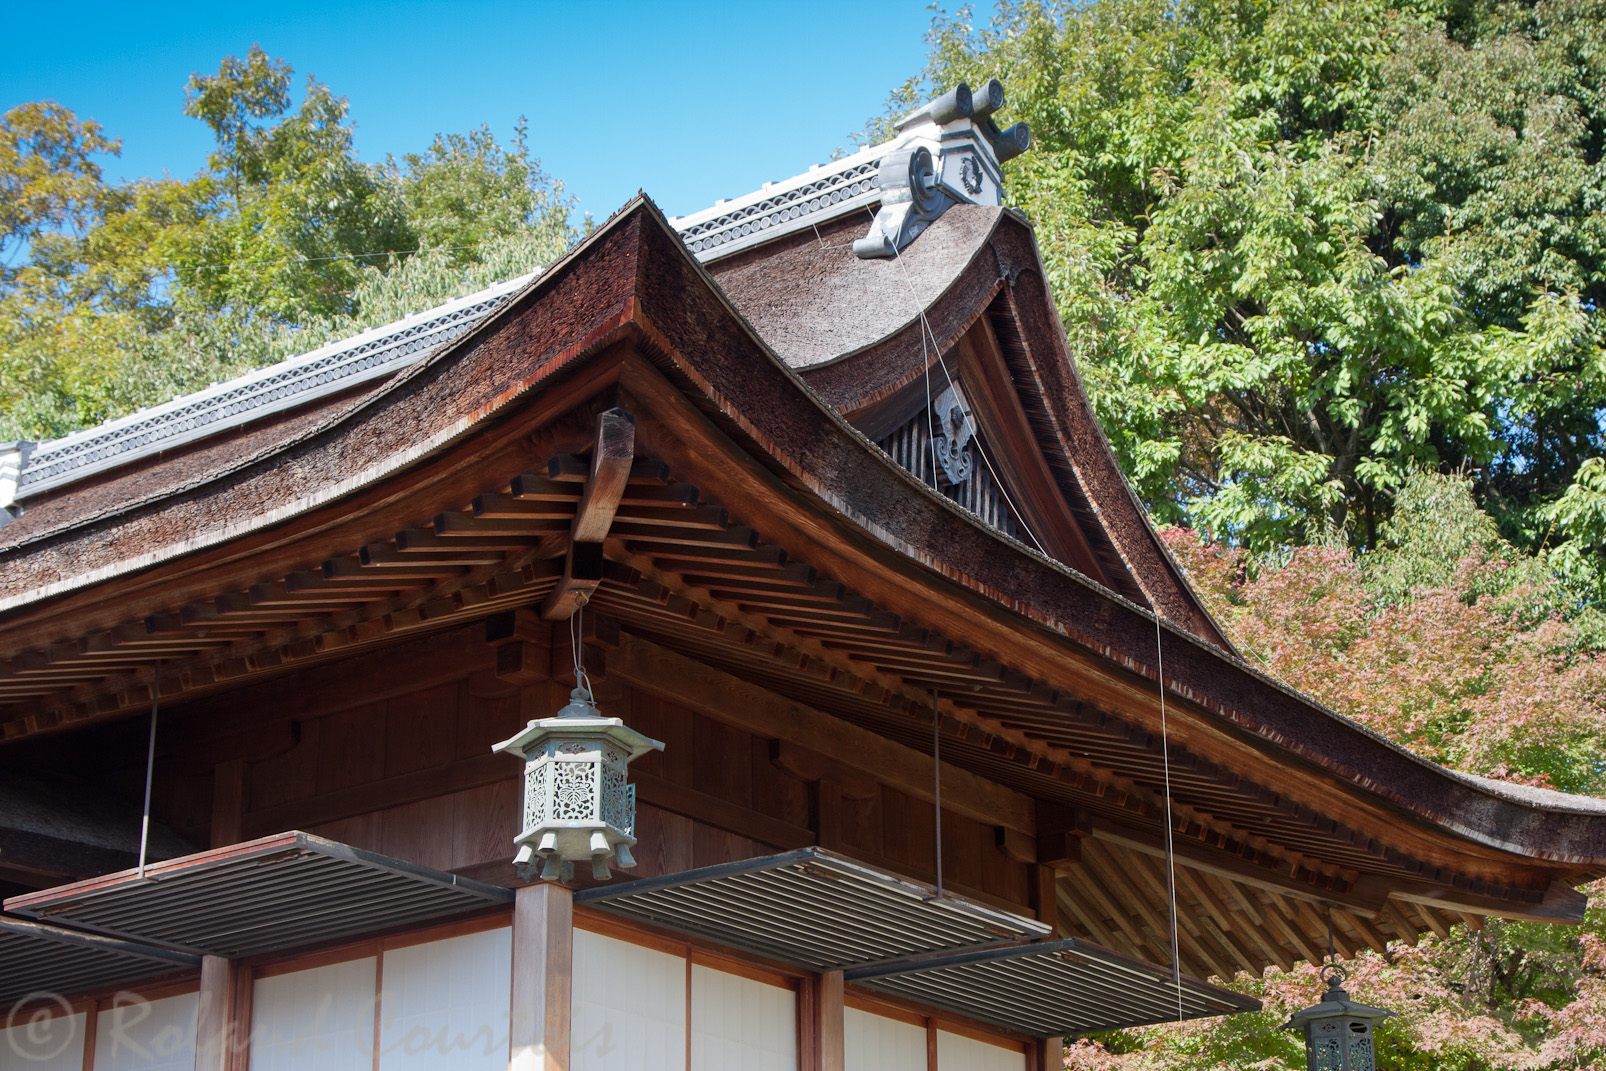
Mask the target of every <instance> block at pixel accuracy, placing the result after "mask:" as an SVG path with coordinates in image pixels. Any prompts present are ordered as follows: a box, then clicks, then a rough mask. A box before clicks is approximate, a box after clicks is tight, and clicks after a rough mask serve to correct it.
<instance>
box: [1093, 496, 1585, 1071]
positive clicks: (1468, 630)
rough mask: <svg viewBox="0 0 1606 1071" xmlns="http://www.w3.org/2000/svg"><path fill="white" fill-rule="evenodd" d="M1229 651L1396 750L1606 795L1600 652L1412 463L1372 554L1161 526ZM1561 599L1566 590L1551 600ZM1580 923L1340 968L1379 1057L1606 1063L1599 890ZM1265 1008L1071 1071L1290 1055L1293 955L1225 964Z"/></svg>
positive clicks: (1507, 1068)
mask: <svg viewBox="0 0 1606 1071" xmlns="http://www.w3.org/2000/svg"><path fill="white" fill-rule="evenodd" d="M1164 536H1165V538H1166V541H1167V542H1168V544H1169V545H1170V547H1171V549H1172V551H1173V553H1174V554H1176V556H1177V558H1178V559H1179V561H1181V562H1182V563H1183V565H1184V567H1185V568H1186V570H1187V571H1188V574H1189V577H1190V579H1191V580H1192V581H1193V582H1194V584H1195V585H1196V586H1197V588H1198V590H1199V591H1200V592H1201V594H1203V595H1204V597H1205V598H1206V600H1207V602H1208V603H1209V604H1210V606H1211V608H1212V610H1213V611H1214V612H1215V614H1216V615H1217V619H1218V620H1219V621H1220V622H1221V623H1222V624H1223V626H1224V627H1225V628H1226V629H1227V631H1228V632H1229V634H1230V635H1231V636H1232V639H1233V641H1234V642H1235V643H1236V644H1237V645H1238V647H1239V649H1240V650H1241V651H1243V652H1244V654H1245V656H1246V657H1248V658H1250V659H1251V660H1252V661H1254V662H1256V663H1257V664H1259V665H1260V666H1261V667H1262V668H1263V669H1265V670H1266V671H1267V672H1269V673H1272V674H1274V675H1276V676H1277V677H1279V678H1280V679H1282V680H1285V681H1287V682H1288V683H1290V684H1292V685H1294V686H1295V687H1297V688H1300V689H1301V690H1303V691H1305V692H1306V693H1308V694H1310V695H1312V696H1314V697H1316V698H1317V699H1319V700H1321V701H1323V702H1325V703H1327V704H1328V705H1330V706H1331V707H1333V708H1334V709H1336V710H1338V711H1339V712H1340V713H1342V714H1345V715H1348V716H1349V717H1351V718H1354V719H1355V720H1356V721H1358V722H1360V723H1361V724H1362V725H1364V726H1366V727H1367V728H1369V729H1372V730H1374V731H1376V732H1379V733H1382V734H1384V735H1386V736H1388V737H1390V738H1391V739H1393V740H1396V741H1398V742H1400V743H1402V744H1405V745H1407V746H1408V747H1410V748H1411V749H1412V750H1414V751H1416V752H1418V753H1419V754H1423V755H1425V756H1427V757H1430V758H1432V759H1435V760H1437V761H1439V762H1442V763H1445V764H1447V765H1449V766H1452V767H1454V768H1457V769H1460V770H1464V771H1466V772H1468V773H1473V774H1480V775H1484V776H1492V777H1498V778H1502V779H1507V780H1515V781H1520V782H1523V783H1527V784H1534V785H1539V786H1542V787H1553V788H1562V789H1566V790H1569V791H1573V792H1588V793H1595V794H1600V793H1602V792H1606V732H1603V730H1606V655H1603V654H1600V653H1597V652H1596V651H1594V650H1592V649H1591V644H1590V643H1589V642H1587V638H1586V637H1585V635H1584V632H1583V630H1584V628H1585V627H1586V625H1585V624H1581V623H1579V622H1576V621H1574V622H1570V621H1568V620H1566V619H1564V618H1563V617H1562V616H1561V614H1560V613H1558V612H1557V611H1556V609H1555V607H1556V606H1557V605H1558V593H1557V592H1556V591H1555V590H1554V589H1555V586H1556V585H1557V581H1556V580H1555V579H1554V578H1553V576H1552V574H1551V573H1550V572H1549V571H1548V570H1547V569H1546V568H1545V567H1544V566H1545V563H1544V562H1543V561H1540V560H1536V559H1534V558H1533V557H1531V556H1529V555H1527V554H1525V553H1523V552H1522V551H1521V550H1520V549H1519V548H1517V547H1514V546H1513V545H1512V544H1511V543H1509V542H1508V541H1507V540H1506V539H1504V538H1503V537H1502V536H1501V535H1500V534H1499V532H1498V531H1497V529H1496V527H1495V525H1494V523H1493V522H1492V520H1491V519H1490V518H1489V517H1488V516H1487V515H1486V514H1485V513H1484V512H1482V511H1481V510H1480V509H1479V508H1478V506H1477V505H1476V503H1475V502H1474V500H1473V497H1472V493H1471V488H1470V486H1469V484H1468V483H1467V481H1464V480H1462V479H1460V478H1457V477H1447V476H1440V475H1436V474H1432V473H1426V472H1421V471H1416V472H1412V473H1409V474H1407V477H1406V479H1405V480H1404V482H1403V483H1402V484H1401V486H1400V487H1399V489H1398V490H1397V491H1396V505H1395V510H1394V513H1393V514H1392V516H1391V518H1390V519H1389V521H1388V522H1387V523H1386V524H1385V525H1384V526H1383V528H1382V530H1381V532H1380V535H1379V540H1378V543H1377V545H1376V546H1375V547H1372V548H1368V549H1366V550H1362V551H1359V552H1357V551H1355V550H1352V549H1350V548H1349V547H1348V546H1345V545H1344V544H1342V543H1340V542H1330V543H1327V544H1318V545H1314V546H1306V547H1300V548H1296V549H1292V550H1289V549H1282V550H1278V551H1276V552H1272V553H1268V554H1254V553H1251V552H1249V551H1247V550H1245V549H1244V548H1242V547H1239V546H1229V545H1223V544H1221V543H1213V542H1209V541H1206V540H1204V539H1202V538H1200V537H1199V536H1198V535H1197V534H1196V533H1194V532H1190V531H1188V530H1185V529H1180V528H1171V529H1167V530H1166V531H1165V532H1164ZM1560 601H1563V602H1564V601H1565V599H1564V597H1561V599H1560ZM1594 892H1595V894H1596V895H1595V898H1594V899H1592V901H1591V905H1590V909H1589V912H1588V918H1587V921H1586V923H1585V925H1584V927H1583V928H1582V930H1581V931H1579V930H1574V929H1571V928H1569V927H1554V926H1545V925H1541V924H1534V923H1519V922H1506V921H1502V920H1498V919H1489V920H1486V922H1485V925H1484V926H1483V928H1482V929H1481V930H1478V931H1472V930H1468V929H1466V928H1464V927H1457V928H1455V929H1454V930H1453V931H1452V932H1451V935H1450V937H1449V938H1448V939H1440V938H1437V937H1434V936H1432V935H1427V936H1425V937H1423V938H1421V939H1420V940H1419V941H1418V942H1417V943H1415V944H1414V945H1406V944H1402V943H1398V942H1397V943H1395V944H1394V945H1392V946H1391V947H1390V949H1389V951H1388V953H1387V954H1386V955H1375V954H1371V953H1367V954H1363V955H1362V956H1360V957H1358V958H1357V959H1356V960H1354V961H1352V962H1351V963H1350V964H1349V965H1348V966H1349V967H1350V968H1351V971H1352V978H1351V982H1350V984H1349V985H1348V988H1349V990H1350V991H1351V993H1352V994H1354V995H1355V996H1356V998H1357V999H1359V1000H1362V1001H1364V1002H1367V1003H1371V1004H1376V1005H1379V1006H1382V1007H1385V1008H1389V1009H1391V1010H1393V1011H1395V1012H1397V1013H1399V1016H1398V1018H1397V1019H1393V1020H1389V1022H1388V1023H1387V1025H1386V1026H1385V1027H1384V1029H1383V1031H1382V1033H1381V1035H1380V1040H1379V1045H1380V1051H1379V1066H1380V1067H1397V1068H1406V1069H1411V1068H1422V1069H1428V1068H1440V1069H1465V1071H1495V1069H1500V1071H1519V1069H1525V1071H1539V1069H1551V1068H1554V1069H1558V1071H1559V1069H1560V1068H1567V1067H1584V1066H1594V1065H1595V1063H1596V1062H1598V1061H1601V1060H1603V1059H1606V1026H1603V1024H1606V1016H1603V1015H1602V1012H1606V895H1603V894H1606V887H1603V888H1597V889H1595V890H1594ZM1235 984H1236V985H1237V986H1238V987H1239V988H1242V989H1245V990H1246V991H1248V992H1250V993H1252V994H1253V995H1254V996H1257V997H1259V998H1260V999H1261V1000H1262V1001H1263V1002H1264V1003H1265V1004H1266V1010H1265V1011H1264V1012H1261V1013H1258V1014H1254V1015H1246V1016H1235V1017H1232V1018H1230V1019H1225V1020H1218V1021H1202V1022H1199V1023H1195V1024H1190V1025H1188V1026H1186V1027H1183V1028H1175V1027H1162V1028H1154V1029H1151V1030H1144V1031H1132V1032H1126V1033H1122V1034H1117V1035H1114V1036H1111V1037H1108V1038H1104V1039H1101V1041H1100V1042H1098V1043H1094V1042H1091V1041H1088V1042H1083V1043H1080V1044H1078V1045H1076V1046H1073V1047H1072V1048H1071V1049H1070V1054H1069V1056H1068V1060H1067V1066H1068V1067H1074V1068H1079V1069H1086V1071H1093V1069H1102V1071H1117V1069H1129V1071H1136V1069H1140V1068H1141V1069H1145V1071H1162V1069H1173V1068H1175V1069H1181V1068H1200V1067H1255V1068H1264V1069H1267V1071H1271V1069H1285V1068H1286V1069H1289V1071H1294V1069H1297V1068H1301V1067H1303V1055H1302V1051H1301V1049H1300V1046H1298V1045H1297V1044H1296V1043H1295V1039H1293V1038H1292V1037H1290V1036H1288V1035H1283V1034H1279V1032H1278V1031H1277V1027H1278V1025H1279V1024H1280V1023H1282V1022H1284V1021H1286V1019H1287V1016H1288V1014H1289V1013H1290V1012H1292V1011H1295V1010H1297V1009H1298V1008H1300V1007H1305V1006H1308V1005H1309V1004H1311V1003H1313V1002H1314V1001H1315V1000H1316V998H1317V994H1318V992H1319V990H1320V989H1321V985H1320V983H1319V982H1318V980H1317V978H1316V973H1315V969H1314V968H1313V967H1311V966H1309V965H1305V966H1301V967H1299V968H1297V969H1296V970H1293V971H1280V970H1277V969H1275V968H1273V969H1271V970H1269V971H1268V972H1267V973H1266V975H1265V976H1264V977H1263V978H1259V979H1255V978H1250V977H1248V976H1247V975H1241V976H1240V977H1239V978H1238V979H1237V980H1236V983H1235Z"/></svg>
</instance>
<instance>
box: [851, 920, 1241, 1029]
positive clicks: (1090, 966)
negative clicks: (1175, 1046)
mask: <svg viewBox="0 0 1606 1071" xmlns="http://www.w3.org/2000/svg"><path fill="white" fill-rule="evenodd" d="M846 978H847V980H848V981H850V982H857V983H858V984H860V985H864V986H868V987H870V988H872V989H879V990H882V991H884V992H887V993H891V994H893V995H895V996H899V997H903V998H904V999H906V1000H912V1001H916V1002H917V1003H920V1004H927V1005H930V1006H932V1007H937V1008H945V1009H947V1010H949V1011H952V1012H957V1013H958V1014H961V1015H964V1016H967V1017H969V1018H971V1019H976V1020H979V1021H981V1022H984V1023H990V1024H992V1025H995V1026H1001V1027H1004V1028H1006V1029H1009V1030H1014V1031H1017V1032H1019V1033H1022V1034H1029V1035H1032V1036H1033V1037H1063V1036H1065V1035H1067V1034H1087V1033H1092V1032H1093V1031H1097V1030H1113V1029H1115V1028H1117V1027H1127V1026H1144V1025H1146V1024H1149V1023H1168V1022H1175V1021H1176V1020H1177V1018H1178V1015H1177V1007H1178V995H1177V983H1176V981H1175V980H1174V979H1173V978H1172V975H1171V972H1169V971H1167V970H1164V969H1163V968H1160V967H1155V966H1153V965H1151V964H1148V963H1142V962H1140V961H1138V960H1134V959H1128V958H1127V957H1125V956H1122V955H1118V954H1117V953H1115V952H1111V951H1110V950H1108V949H1106V948H1100V947H1099V946H1097V945H1090V944H1088V943H1087V942H1085V941H1077V940H1073V939H1067V940H1063V941H1045V942H1041V943H1038V944H1028V945H1016V946H1014V947H1012V948H995V949H988V950H983V951H976V952H968V953H961V954H958V955H948V956H932V957H927V958H925V959H922V960H918V961H914V962H907V963H901V964H885V965H882V966H878V967H867V968H864V969H862V970H856V971H848V972H847V974H846ZM1181 990H1182V993H1181V1008H1182V1015H1181V1017H1182V1018H1184V1019H1198V1018H1202V1017H1205V1016H1210V1015H1226V1014H1229V1013H1232V1012H1242V1011H1259V1010H1260V1002H1259V1001H1258V1000H1254V999H1252V998H1250V997H1246V996H1244V995H1243V994H1241V993H1234V992H1232V991H1231V990H1228V989H1221V988H1218V987H1216V986H1213V985H1210V984H1208V983H1206V982H1201V981H1198V980H1197V979H1194V978H1190V977H1187V976H1186V975H1184V976H1183V978H1182V985H1181Z"/></svg>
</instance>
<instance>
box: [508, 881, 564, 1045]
mask: <svg viewBox="0 0 1606 1071" xmlns="http://www.w3.org/2000/svg"><path fill="white" fill-rule="evenodd" d="M573 965H574V893H573V892H571V891H570V890H569V889H567V888H565V887H564V886H562V885H557V884H553V883H543V884H540V885H526V886H524V887H523V888H521V889H520V890H519V891H518V899H517V900H516V901H515V902H514V905H513V1008H512V1022H511V1041H512V1050H511V1052H510V1054H509V1062H508V1067H509V1068H510V1069H511V1071H568V1068H569V1011H570V999H571V998H570V991H571V985H570V982H571V979H572V976H573Z"/></svg>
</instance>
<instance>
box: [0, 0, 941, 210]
mask: <svg viewBox="0 0 1606 1071" xmlns="http://www.w3.org/2000/svg"><path fill="white" fill-rule="evenodd" d="M7 7H8V8H9V10H8V11H7V12H6V24H7V29H8V36H9V37H10V38H11V41H10V47H8V48H7V50H6V52H7V54H6V57H5V60H4V62H3V63H0V107H3V108H10V107H12V106H14V105H16V104H20V103H22V102H23V101H27V100H37V99H42V98H51V99H54V100H57V101H59V102H61V103H62V104H64V105H66V106H67V107H69V108H71V109H73V110H74V111H75V112H77V113H78V115H79V116H80V117H90V118H94V119H96V120H98V121H100V122H101V123H102V124H103V125H104V126H105V127H106V129H107V131H108V132H109V133H110V134H112V135H114V136H117V137H121V138H122V139H123V156H122V158H121V159H120V160H109V161H107V166H106V171H107V175H108V177H112V178H116V177H125V178H131V177H135V176H141V175H159V174H161V173H162V172H163V171H166V172H168V173H171V174H173V175H175V176H187V175H189V174H191V173H193V172H194V171H195V170H196V169H198V168H199V167H200V166H201V165H202V163H203V162H204V160H205V157H206V153H207V150H208V148H209V147H210V140H209V136H208V132H207V130H206V128H205V127H204V126H203V125H202V124H201V123H200V122H199V121H197V120H193V119H187V118H185V117H184V115H183V112H182V106H183V89H184V82H185V80H186V79H187V78H188V77H189V75H190V73H191V72H192V71H214V70H216V69H217V65H218V61H219V60H221V59H222V57H223V56H225V55H228V54H235V55H241V54H243V53H244V52H245V51H246V50H247V49H248V48H249V47H250V46H251V44H252V43H254V42H256V43H260V44H261V45H262V47H263V48H264V49H265V50H267V52H268V53H269V54H270V55H273V56H275V57H281V58H283V59H285V60H287V61H289V62H290V64H291V65H292V66H293V67H295V69H296V72H297V76H298V79H299V78H300V77H302V76H305V75H307V74H313V75H316V76H317V77H318V78H319V79H320V80H321V81H323V82H324V83H326V84H327V85H329V86H330V87H331V88H332V89H333V90H334V91H335V92H336V93H338V94H340V95H342V96H345V97H347V98H348V99H349V100H350V102H351V114H352V118H353V119H354V120H355V122H356V124H357V145H358V149H359V151H360V152H361V153H362V155H363V157H364V158H365V159H369V160H376V159H382V158H383V157H384V155H385V154H386V153H397V154H400V153H403V152H408V151H415V150H419V149H422V148H424V147H425V146H426V145H427V144H428V142H429V139H430V137H431V136H432V135H433V134H435V133H436V132H438V131H462V130H467V129H469V128H472V127H475V126H478V125H480V124H481V123H485V124H488V125H489V126H490V127H491V128H492V130H493V131H494V132H495V133H496V134H497V136H498V137H499V138H502V139H506V138H507V137H509V136H510V135H511V133H512V130H513V125H514V123H515V121H516V120H517V119H518V117H519V116H520V115H521V114H522V115H525V116H527V117H528V118H529V121H530V143H531V147H532V149H533V151H534V152H535V153H536V154H537V155H539V156H540V157H541V159H542V164H543V166H544V167H545V169H546V170H547V171H548V172H549V173H550V174H552V175H554V176H556V177H558V178H561V179H563V180H564V181H565V182H566V183H567V184H568V187H569V191H570V192H571V193H573V194H575V195H576V196H577V197H578V199H579V202H580V208H581V209H582V210H586V211H590V212H592V213H593V214H595V215H596V216H598V217H599V218H601V217H604V216H606V215H607V214H608V213H609V212H611V211H613V210H614V209H616V208H618V207H619V206H620V205H621V204H623V203H624V202H625V201H626V200H628V199H629V197H630V196H631V195H633V194H634V193H635V191H636V190H637V189H638V188H640V189H645V190H646V192H647V193H648V194H650V195H652V196H653V197H654V198H655V199H656V200H657V201H658V203H659V205H660V207H662V208H663V209H664V211H666V212H667V213H669V214H670V215H682V214H685V213H687V212H693V211H696V210H698V209H700V208H704V207H707V206H708V205H710V204H712V203H713V202H714V201H715V200H717V199H718V198H721V197H733V196H736V195H738V194H742V193H746V192H747V191H749V190H752V189H756V188H757V187H758V186H759V185H760V184H761V183H763V182H764V181H766V180H770V179H780V178H785V177H787V176H790V175H794V174H797V173H798V172H801V171H803V170H806V169H807V167H808V166H809V165H810V164H812V163H818V162H821V161H823V160H826V159H828V158H829V156H830V154H831V151H832V150H833V149H835V148H837V147H838V146H841V147H844V148H849V149H851V148H852V142H851V140H850V138H849V135H850V134H851V133H852V132H854V131H856V130H859V129H861V128H862V127H863V125H864V122H865V120H866V119H867V118H869V117H870V116H871V115H874V114H878V113H879V112H880V111H881V109H882V107H883V103H884V101H885V99H886V95H887V93H888V92H889V91H890V90H891V89H892V88H893V87H894V86H896V85H898V84H899V83H901V82H902V81H903V80H904V79H905V78H907V77H909V76H910V75H911V74H914V73H916V72H917V71H918V70H919V69H920V67H921V65H922V63H923V61H924V59H925V54H926V46H925V42H924V32H925V30H926V28H927V26H929V24H930V20H931V14H932V13H931V11H930V10H928V8H927V6H926V3H925V0H853V2H839V0H816V2H812V3H806V4H784V5H782V4H770V5H759V4H740V3H718V2H712V0H711V2H706V3H682V4H676V3H670V2H663V3H656V4H655V3H627V2H618V3H586V4H580V3H570V4H557V3H534V2H530V3H459V4H448V3H424V2H412V0H391V2H388V3H338V2H336V3H329V2H325V3H307V2H303V0H283V2H280V3H275V4H272V5H255V4H250V3H244V4H234V5H229V4H218V3H216V2H215V0H214V2H211V3H206V4H167V5H162V4H128V3H122V4H116V5H112V4H96V3H77V4H33V3H30V4H21V3H15V2H13V3H10V4H8V5H7ZM24 43H26V45H25V47H19V46H22V45H23V44H24Z"/></svg>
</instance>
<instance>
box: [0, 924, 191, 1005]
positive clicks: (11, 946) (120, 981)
mask: <svg viewBox="0 0 1606 1071" xmlns="http://www.w3.org/2000/svg"><path fill="white" fill-rule="evenodd" d="M200 965H201V961H200V959H199V958H197V957H195V956H190V955H185V954H184V953H182V952H169V951H166V950H164V949H160V948H151V947H149V946H147V945H140V944H134V943H132V942H129V941H118V940H115V939H113V938H110V937H100V936H97V935H95V934H89V933H74V932H72V931H71V930H64V929H62V928H60V927H58V926H45V925H41V924H40V923H37V922H27V921H24V920H23V919H8V918H0V1009H6V1008H12V1007H15V1006H17V1005H18V1004H19V1003H20V1002H25V1001H28V999H29V998H30V997H31V998H37V999H39V1000H52V999H54V998H57V997H60V998H63V999H70V998H72V997H74V996H77V995H78V994H81V993H88V992H93V991H95V990H98V989H110V988H113V987H114V986H122V985H131V984H133V983H135V982H144V981H148V980H150V979H152V978H160V977H162V976H164V975H170V974H179V973H182V972H184V971H192V970H196V969H198V968H199V967H200Z"/></svg>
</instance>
